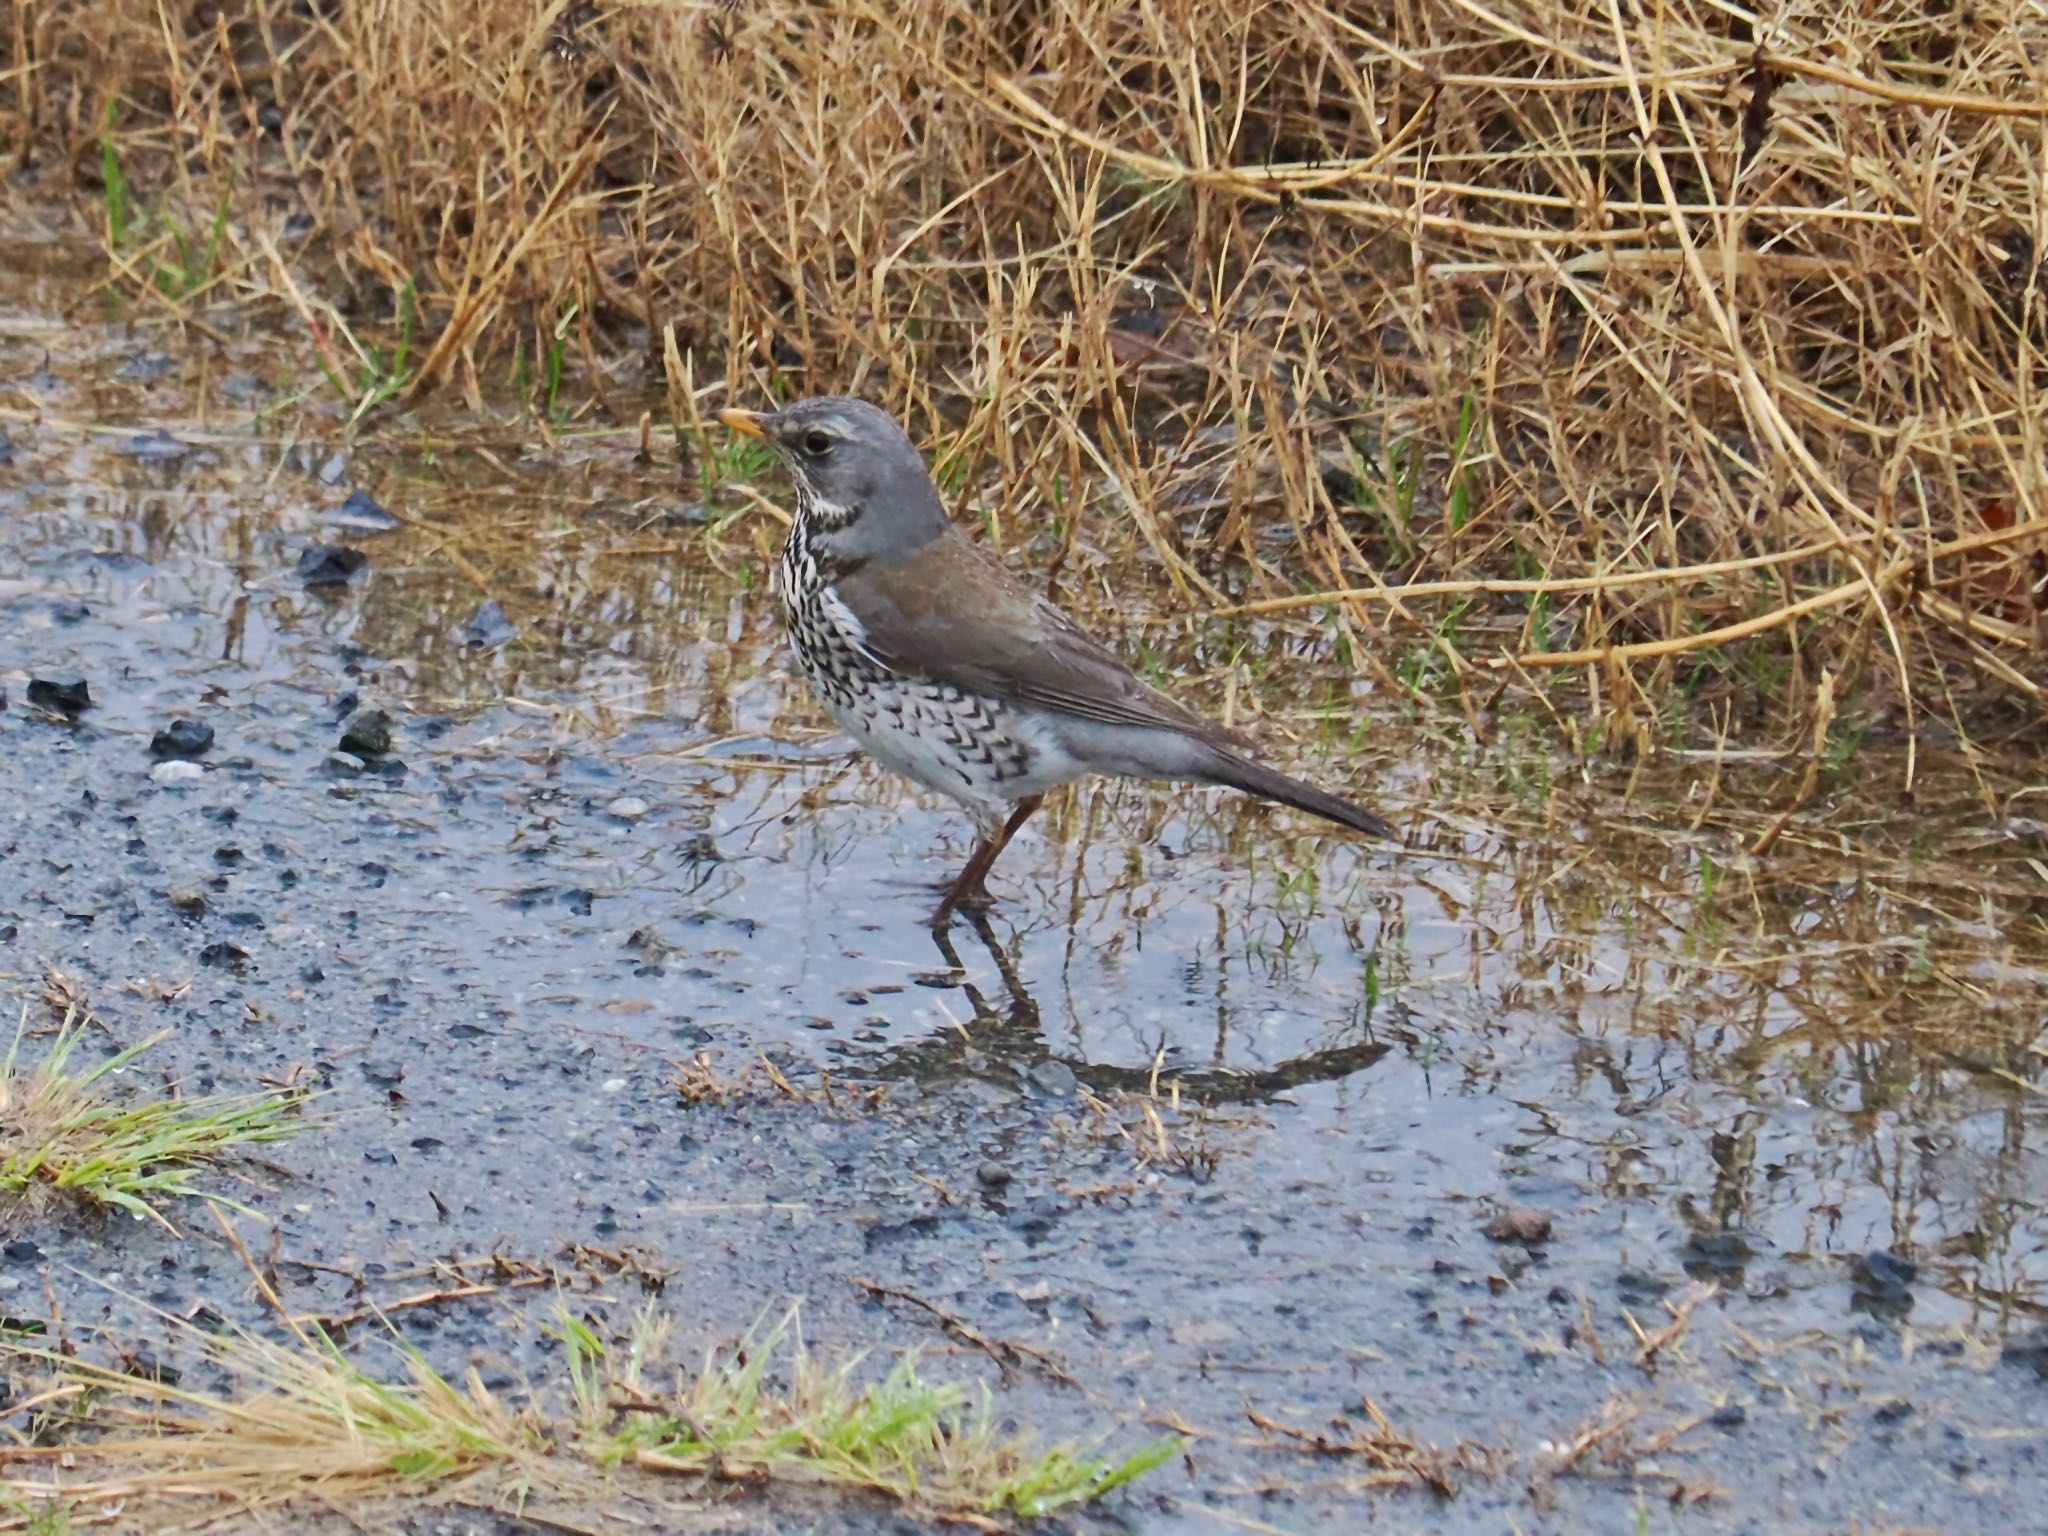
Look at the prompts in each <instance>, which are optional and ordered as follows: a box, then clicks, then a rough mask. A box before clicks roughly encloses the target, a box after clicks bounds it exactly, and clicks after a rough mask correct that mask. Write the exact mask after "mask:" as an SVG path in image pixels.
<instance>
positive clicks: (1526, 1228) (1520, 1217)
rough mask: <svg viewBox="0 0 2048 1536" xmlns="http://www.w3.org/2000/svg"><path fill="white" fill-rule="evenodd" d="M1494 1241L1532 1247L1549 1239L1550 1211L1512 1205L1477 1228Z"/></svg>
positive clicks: (1529, 1206)
mask: <svg viewBox="0 0 2048 1536" xmlns="http://www.w3.org/2000/svg"><path fill="white" fill-rule="evenodd" d="M1479 1230H1480V1231H1482V1232H1484V1233H1485V1234H1486V1235H1487V1236H1488V1237H1490V1238H1492V1239H1493V1240H1494V1241H1495V1242H1496V1243H1520V1244H1522V1245H1523V1246H1524V1247H1527V1248H1534V1247H1536V1246H1537V1245H1538V1244H1541V1243H1547V1242H1549V1241H1550V1213H1549V1212H1548V1211H1539V1210H1537V1209H1536V1208H1535V1207H1534V1206H1531V1205H1512V1206H1509V1207H1508V1208H1507V1209H1506V1210H1504V1211H1502V1212H1501V1213H1500V1214H1499V1215H1497V1216H1495V1217H1494V1218H1493V1219H1492V1220H1491V1221H1489V1222H1488V1223H1487V1224H1486V1225H1485V1226H1483V1227H1481V1228H1480V1229H1479Z"/></svg>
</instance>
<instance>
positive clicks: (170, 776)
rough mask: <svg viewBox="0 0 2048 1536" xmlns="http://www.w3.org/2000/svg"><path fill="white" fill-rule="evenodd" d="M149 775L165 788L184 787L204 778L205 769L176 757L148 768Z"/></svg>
mask: <svg viewBox="0 0 2048 1536" xmlns="http://www.w3.org/2000/svg"><path fill="white" fill-rule="evenodd" d="M149 776H150V777H151V778H152V779H154V780H155V781H156V782H157V783H159V784H161V785H162V786H163V787H164V788H165V789H184V788H186V787H188V786H190V785H193V784H197V783H198V782H199V781H200V780H201V779H203V778H205V777H206V770H205V769H204V768H202V767H200V766H199V764H197V763H190V762H187V761H185V759H183V758H182V757H177V758H172V759H171V761H169V762H168V763H158V764H157V765H156V766H155V767H154V768H152V769H150V770H149Z"/></svg>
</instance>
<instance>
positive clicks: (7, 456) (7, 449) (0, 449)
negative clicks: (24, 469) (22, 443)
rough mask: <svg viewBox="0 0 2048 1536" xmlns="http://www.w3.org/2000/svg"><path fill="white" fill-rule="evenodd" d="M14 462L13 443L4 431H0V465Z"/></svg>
mask: <svg viewBox="0 0 2048 1536" xmlns="http://www.w3.org/2000/svg"><path fill="white" fill-rule="evenodd" d="M13 462H14V443H13V441H12V440H11V439H10V438H9V437H8V436H7V434H6V433H5V432H0V466H5V465H8V464H12V463H13Z"/></svg>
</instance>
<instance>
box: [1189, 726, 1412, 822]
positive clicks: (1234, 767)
mask: <svg viewBox="0 0 2048 1536" xmlns="http://www.w3.org/2000/svg"><path fill="white" fill-rule="evenodd" d="M1200 776H1201V777H1202V778H1204V779H1207V780H1208V781H1209V782H1210V783H1212V784H1225V785H1228V786H1229V787H1230V788H1232V789H1241V790H1243V791H1244V792H1245V793H1246V794H1248V795H1257V796H1258V797H1259V798H1260V799H1261V800H1277V801H1278V802H1279V803H1280V804H1282V805H1291V806H1293V807H1294V808H1295V809H1296V810H1297V811H1307V812H1308V813H1309V814H1310V815H1311V816H1320V817H1322V818H1323V820H1325V821H1334V822H1336V823H1337V825H1338V826H1340V827H1350V828H1352V829H1354V830H1355V831H1359V832H1363V833H1366V834H1367V835H1368V836H1371V837H1384V838H1386V839H1388V840H1389V841H1390V842H1397V843H1398V842H1399V841H1401V834H1400V833H1399V832H1397V831H1395V830H1394V825H1393V823H1392V822H1390V821H1388V820H1387V819H1386V818H1385V817H1383V816H1375V815H1374V814H1373V813H1372V812H1371V811H1368V810H1367V809H1366V808H1365V807H1364V806H1362V805H1353V804H1352V803H1351V802H1350V801H1349V800H1346V799H1344V798H1343V797H1342V796H1339V795H1333V794H1330V793H1328V792H1327V791H1325V790H1320V789H1317V788H1316V787H1315V786H1314V785H1313V784H1304V783H1302V782H1301V780H1299V779H1290V778H1289V777H1288V776H1287V775H1286V774H1284V773H1279V772H1276V771H1275V770H1273V769H1271V768H1268V767H1266V766H1265V765H1264V764H1263V763H1255V762H1253V761H1252V760H1251V759H1250V758H1248V757H1239V756H1238V755H1237V754H1236V753H1235V752H1229V751H1225V750H1223V749H1220V748H1219V749H1218V750H1217V752H1216V755H1215V758H1214V759H1213V760H1212V762H1211V763H1210V765H1209V766H1208V767H1207V768H1206V769H1205V771H1204V772H1203V773H1202V774H1201V775H1200Z"/></svg>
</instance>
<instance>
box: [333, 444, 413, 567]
mask: <svg viewBox="0 0 2048 1536" xmlns="http://www.w3.org/2000/svg"><path fill="white" fill-rule="evenodd" d="M329 462H330V463H332V464H334V465H335V466H336V468H335V473H336V475H337V476H338V475H339V474H340V472H341V471H340V464H339V460H330V461H329ZM320 521H321V522H322V523H324V524H326V525H327V526H328V527H329V528H345V529H347V530H348V531H349V532H350V533H389V532H390V531H391V530H392V529H394V528H403V527H404V526H405V523H404V522H403V521H402V520H401V519H399V518H397V517H394V516H393V515H392V514H391V513H390V512H388V511H386V510H385V509H384V507H383V506H381V505H380V504H379V503H378V502H377V500H376V499H375V498H374V497H372V496H371V495H370V493H369V492H368V491H351V492H349V494H348V499H347V500H346V501H344V502H342V504H341V505H340V506H338V507H333V508H330V509H329V510H327V511H325V512H322V513H321V514H320ZM351 553H353V551H351Z"/></svg>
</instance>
